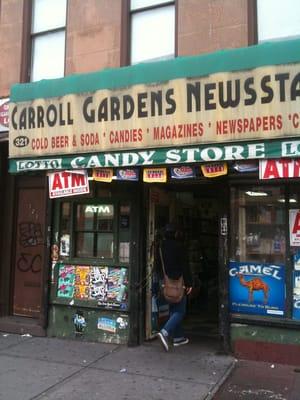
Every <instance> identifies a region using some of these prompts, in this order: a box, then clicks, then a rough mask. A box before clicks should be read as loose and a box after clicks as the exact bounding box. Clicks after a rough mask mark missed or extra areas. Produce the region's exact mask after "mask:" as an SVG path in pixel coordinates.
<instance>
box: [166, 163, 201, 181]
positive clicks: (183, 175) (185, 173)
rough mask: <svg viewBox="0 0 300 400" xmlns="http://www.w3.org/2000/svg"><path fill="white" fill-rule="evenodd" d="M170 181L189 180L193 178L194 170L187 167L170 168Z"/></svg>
mask: <svg viewBox="0 0 300 400" xmlns="http://www.w3.org/2000/svg"><path fill="white" fill-rule="evenodd" d="M170 173H171V178H172V179H190V178H195V176H196V173H195V168H193V167H188V166H184V165H183V166H181V167H172V168H171V169H170Z"/></svg>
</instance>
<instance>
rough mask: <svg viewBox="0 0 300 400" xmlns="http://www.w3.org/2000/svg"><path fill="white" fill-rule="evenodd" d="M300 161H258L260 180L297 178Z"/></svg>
mask: <svg viewBox="0 0 300 400" xmlns="http://www.w3.org/2000/svg"><path fill="white" fill-rule="evenodd" d="M299 177H300V159H296V160H294V159H291V158H282V159H280V160H259V178H260V179H280V178H299Z"/></svg>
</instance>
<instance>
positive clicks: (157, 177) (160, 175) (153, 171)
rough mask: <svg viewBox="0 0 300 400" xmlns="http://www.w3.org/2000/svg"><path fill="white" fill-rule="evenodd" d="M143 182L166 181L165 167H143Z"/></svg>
mask: <svg viewBox="0 0 300 400" xmlns="http://www.w3.org/2000/svg"><path fill="white" fill-rule="evenodd" d="M143 181H144V182H149V183H153V182H157V183H164V182H167V169H166V168H145V169H144V174H143Z"/></svg>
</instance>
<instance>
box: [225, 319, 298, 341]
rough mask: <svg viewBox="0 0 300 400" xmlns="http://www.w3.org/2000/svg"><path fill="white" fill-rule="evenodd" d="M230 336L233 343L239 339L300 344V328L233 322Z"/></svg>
mask: <svg viewBox="0 0 300 400" xmlns="http://www.w3.org/2000/svg"><path fill="white" fill-rule="evenodd" d="M230 336H231V342H232V343H234V342H235V341H237V340H249V341H252V342H266V343H280V344H294V345H299V344H300V335H299V330H297V329H289V328H274V327H269V326H254V325H242V324H231V327H230Z"/></svg>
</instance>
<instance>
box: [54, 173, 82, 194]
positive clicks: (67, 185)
mask: <svg viewBox="0 0 300 400" xmlns="http://www.w3.org/2000/svg"><path fill="white" fill-rule="evenodd" d="M48 178H49V197H50V199H56V198H58V197H65V196H76V195H78V194H84V193H89V182H88V174H87V172H86V171H61V172H53V173H50V174H48Z"/></svg>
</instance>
